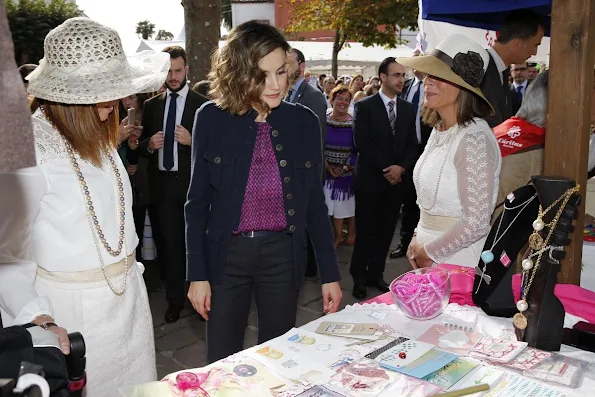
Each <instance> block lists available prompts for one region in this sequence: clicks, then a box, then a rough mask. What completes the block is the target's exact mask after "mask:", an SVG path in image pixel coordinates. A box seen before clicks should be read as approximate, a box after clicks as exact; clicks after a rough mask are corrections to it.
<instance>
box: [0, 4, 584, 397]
mask: <svg viewBox="0 0 595 397" xmlns="http://www.w3.org/2000/svg"><path fill="white" fill-rule="evenodd" d="M543 35H544V23H543V22H542V21H541V18H540V16H538V15H536V14H535V13H533V12H531V11H528V10H522V11H518V12H513V13H512V14H511V15H510V16H509V17H508V18H507V20H506V21H505V22H504V24H503V25H502V26H501V28H500V33H499V36H498V39H497V41H496V43H495V44H494V46H493V47H491V48H490V49H488V50H485V49H484V48H482V47H481V46H480V45H479V44H478V43H476V42H474V41H473V40H471V39H469V38H467V37H464V36H460V35H453V36H449V37H447V38H445V40H444V41H442V42H441V43H440V44H439V45H438V46H437V47H436V48H435V49H432V51H431V52H427V53H425V54H424V53H421V52H420V51H416V52H415V53H414V54H413V55H412V56H411V57H409V58H398V59H396V58H394V57H387V58H386V59H385V60H384V61H382V62H381V63H380V65H379V67H378V74H377V76H374V77H371V78H369V79H367V80H366V79H365V78H364V77H363V76H362V75H356V76H353V77H347V76H343V77H333V76H324V75H323V76H318V77H316V79H317V81H316V82H311V81H310V80H311V79H314V78H315V77H313V76H311V75H310V74H309V73H308V72H307V61H306V58H305V56H304V54H303V53H302V52H301V51H299V50H297V49H294V48H290V46H289V44H288V43H287V41H286V40H285V38H284V37H283V35H282V34H281V33H280V32H279V31H277V30H276V29H275V28H274V27H272V26H270V25H267V24H263V23H260V22H256V21H250V22H246V23H244V24H241V25H239V26H238V27H236V28H234V29H233V30H232V31H231V32H230V34H229V36H228V38H227V42H226V45H225V46H223V47H222V48H220V49H219V50H218V51H217V52H216V53H215V55H214V56H213V58H212V69H211V71H210V74H209V76H208V80H206V81H202V82H198V83H197V84H195V85H194V87H193V88H192V89H191V88H190V86H189V84H190V83H189V82H188V81H187V75H188V61H189V60H188V58H187V56H186V53H185V51H184V49H182V48H181V47H168V48H166V49H165V50H164V52H161V53H154V52H141V53H138V54H135V55H134V56H131V57H126V56H125V55H124V52H123V50H122V46H121V43H120V38H119V36H118V34H117V33H116V32H115V31H114V30H112V29H109V28H107V27H105V26H102V25H101V24H98V23H96V22H94V21H92V20H89V19H87V18H73V19H70V20H68V21H66V22H65V23H64V24H62V25H60V26H59V27H57V28H55V29H54V30H52V31H51V32H50V33H49V34H48V36H47V37H46V40H45V58H44V59H43V60H42V61H41V62H40V64H39V65H38V66H36V65H26V66H23V67H21V70H22V74H23V76H24V81H25V83H26V84H28V87H27V89H28V93H29V96H30V103H31V110H32V120H33V130H34V134H35V144H36V152H37V161H38V165H37V167H33V168H28V169H23V170H19V171H11V172H4V173H1V174H0V184H2V186H3V187H8V188H7V190H5V192H4V193H3V196H5V197H3V200H4V201H3V202H5V203H8V202H10V203H12V204H11V205H10V206H9V205H5V206H0V208H2V214H1V216H0V217H1V218H2V219H3V220H4V225H6V226H4V227H3V228H0V241H2V244H1V245H0V309H1V311H2V321H3V325H4V326H9V325H12V324H23V323H34V324H37V325H40V326H42V327H44V328H46V329H48V330H50V331H52V332H53V333H55V334H56V335H57V337H58V338H59V341H60V346H61V347H62V348H63V350H64V352H65V353H66V352H67V350H68V340H67V332H73V331H80V332H82V333H83V334H84V336H85V339H86V342H87V357H88V375H89V377H88V380H89V381H88V391H87V393H88V394H87V395H88V396H90V397H96V396H113V395H116V394H117V392H116V390H117V389H118V388H119V387H122V386H124V385H129V384H135V383H142V382H147V381H151V380H154V379H155V377H156V373H155V356H154V354H155V353H154V345H153V327H152V319H151V315H150V309H149V305H148V298H147V291H146V286H145V283H144V280H143V277H142V273H143V265H142V264H141V260H142V259H143V258H142V254H140V249H139V239H140V240H141V241H142V238H143V234H144V224H145V221H144V220H145V217H146V216H147V214H148V217H149V219H150V224H151V226H152V235H153V238H154V241H155V245H156V248H157V255H158V261H159V265H160V268H161V269H162V276H163V278H164V281H165V284H166V299H167V301H168V309H167V311H166V313H165V321H166V322H170V323H171V322H176V321H178V319H179V318H180V312H181V310H182V308H183V307H184V304H185V302H186V298H188V299H189V300H190V302H191V304H192V306H193V307H194V309H195V310H196V311H197V312H198V313H199V314H200V316H201V317H202V318H203V319H204V320H206V328H207V356H208V360H209V361H210V362H213V361H216V360H219V359H222V358H224V357H226V356H228V355H230V354H233V353H236V352H238V351H240V350H242V348H243V338H244V329H245V325H246V323H247V319H248V314H249V311H250V306H251V302H252V300H253V299H254V300H255V302H256V306H257V311H258V323H259V337H258V340H259V343H260V342H264V341H266V340H269V339H271V338H274V337H276V336H278V335H281V334H283V333H285V332H286V331H287V330H288V329H290V328H291V327H293V325H294V323H295V317H296V310H297V298H298V292H299V289H300V287H301V285H302V283H303V281H304V277H306V276H314V275H316V274H317V273H319V279H320V283H321V289H322V296H323V310H324V312H325V313H330V312H334V311H336V310H337V309H338V307H339V304H340V302H341V299H342V293H341V288H340V286H339V283H338V282H339V281H340V274H339V266H338V261H337V254H336V249H337V247H338V246H339V245H341V244H347V245H353V246H354V247H353V254H352V258H351V267H350V272H351V275H352V277H353V281H354V288H353V291H352V293H353V296H354V297H355V298H356V299H359V300H363V299H365V298H366V297H367V293H368V292H367V288H369V287H372V288H375V289H377V290H380V291H382V292H386V291H388V283H387V282H386V281H385V280H384V277H383V273H384V268H385V264H386V259H387V257H388V256H390V257H403V256H405V255H406V256H407V259H408V260H409V262H410V263H411V266H412V267H413V268H419V267H429V266H434V265H435V264H439V263H449V264H457V265H461V266H468V267H475V266H476V265H477V263H478V260H479V258H480V254H481V251H482V248H483V245H484V242H485V239H486V237H487V234H488V232H489V230H490V225H491V218H492V216H493V214H494V210H495V209H497V207H498V204H499V203H500V202H501V200H502V199H503V196H505V195H506V194H507V193H508V192H510V191H512V190H514V189H516V188H518V187H520V186H522V185H524V184H525V183H526V182H527V180H528V177H530V176H531V174H532V173H540V171H541V169H542V167H543V165H542V162H543V155H542V148H543V143H544V139H545V138H544V137H545V129H544V125H545V111H546V108H545V105H544V103H545V98H546V97H547V79H548V76H547V72H545V73H541V74H539V75H538V76H537V77H535V76H531V77H535V78H534V81H533V82H531V80H532V79H531V77H530V76H529V69H530V67H531V65H529V64H527V59H528V58H529V57H531V56H532V55H534V54H535V53H536V51H537V46H538V45H539V43H540V42H541V39H542V37H543ZM81 42H82V43H85V44H84V45H82V46H81V45H78V44H76V45H75V44H72V43H81ZM64 43H71V45H68V44H64ZM108 43H112V44H108ZM88 49H93V51H89V50H88ZM510 75H512V78H513V82H512V84H510V83H509V76H510ZM516 105H519V109H518V111H516V112H515V110H514V107H515V106H516ZM130 109H134V110H133V111H129V110H130ZM594 113H595V112H594ZM512 130H514V131H516V132H519V133H518V134H517V133H515V134H511V131H512ZM399 217H401V218H402V225H401V240H400V245H399V246H398V247H397V248H396V249H395V250H393V251H392V252H390V253H389V250H390V245H391V241H392V238H393V235H394V232H395V229H396V225H397V221H398V219H399Z"/></svg>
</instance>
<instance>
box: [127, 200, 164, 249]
mask: <svg viewBox="0 0 595 397" xmlns="http://www.w3.org/2000/svg"><path fill="white" fill-rule="evenodd" d="M147 211H148V212H149V220H150V221H151V233H152V235H153V243H154V244H155V248H156V250H157V255H159V250H160V249H163V248H162V247H163V243H162V241H161V238H162V237H161V228H160V227H159V217H158V216H157V206H156V205H155V204H147V205H133V206H132V214H133V216H134V225H135V227H136V235H137V236H138V247H137V248H136V258H137V260H138V261H142V259H143V257H142V248H143V236H144V233H145V214H146V213H147Z"/></svg>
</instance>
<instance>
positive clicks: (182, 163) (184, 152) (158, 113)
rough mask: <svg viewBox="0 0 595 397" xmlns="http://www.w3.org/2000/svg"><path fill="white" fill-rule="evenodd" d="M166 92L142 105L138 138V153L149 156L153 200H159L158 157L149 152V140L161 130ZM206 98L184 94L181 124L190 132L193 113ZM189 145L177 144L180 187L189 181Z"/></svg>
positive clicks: (186, 187) (184, 186)
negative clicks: (141, 128)
mask: <svg viewBox="0 0 595 397" xmlns="http://www.w3.org/2000/svg"><path fill="white" fill-rule="evenodd" d="M166 96H167V94H166V93H165V92H164V93H163V94H161V95H157V96H155V97H153V98H150V99H147V100H146V101H145V105H144V107H143V122H142V126H143V134H142V136H141V138H140V139H139V147H138V151H139V154H140V155H142V156H145V157H148V158H149V165H148V168H147V170H148V175H149V186H150V188H151V197H152V198H153V200H154V202H159V201H160V196H161V194H160V192H161V189H160V187H159V178H158V173H159V157H158V152H157V151H155V152H153V153H149V151H148V145H149V140H150V139H151V137H152V136H153V135H155V134H156V133H157V132H159V131H163V116H164V114H165V100H166ZM205 102H206V100H205V99H204V98H203V97H202V96H200V95H199V94H197V93H196V92H194V91H192V90H189V91H188V95H187V96H186V105H185V106H184V112H183V113H182V122H181V124H182V126H183V127H184V128H186V129H187V130H188V131H189V132H190V133H191V134H192V123H193V122H194V114H195V113H196V111H197V110H198V108H199V107H200V106H201V105H202V104H203V103H205ZM190 156H191V148H190V146H185V145H181V144H179V145H178V177H179V180H180V188H181V189H188V184H189V182H190Z"/></svg>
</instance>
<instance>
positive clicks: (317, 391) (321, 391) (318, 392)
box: [295, 386, 345, 397]
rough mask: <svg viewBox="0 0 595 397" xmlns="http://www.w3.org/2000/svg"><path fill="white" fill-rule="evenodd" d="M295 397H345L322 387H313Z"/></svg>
mask: <svg viewBox="0 0 595 397" xmlns="http://www.w3.org/2000/svg"><path fill="white" fill-rule="evenodd" d="M295 397H345V396H344V395H342V394H339V393H336V392H334V391H332V390H329V389H327V388H326V387H324V386H313V387H311V388H309V389H308V390H306V391H304V392H302V393H300V394H298V395H297V396H295Z"/></svg>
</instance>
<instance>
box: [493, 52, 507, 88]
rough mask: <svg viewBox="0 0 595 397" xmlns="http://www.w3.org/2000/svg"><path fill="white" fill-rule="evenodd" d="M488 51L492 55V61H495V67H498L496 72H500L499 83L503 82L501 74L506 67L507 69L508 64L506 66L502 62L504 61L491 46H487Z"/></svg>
mask: <svg viewBox="0 0 595 397" xmlns="http://www.w3.org/2000/svg"><path fill="white" fill-rule="evenodd" d="M488 52H489V53H490V55H491V56H492V58H494V62H495V63H496V68H498V72H499V74H500V83H502V84H504V77H503V76H502V73H503V72H504V71H505V70H506V69H508V66H506V64H505V63H504V61H503V60H502V58H501V57H500V55H498V53H497V52H496V50H494V49H493V48H492V47H489V48H488Z"/></svg>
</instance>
